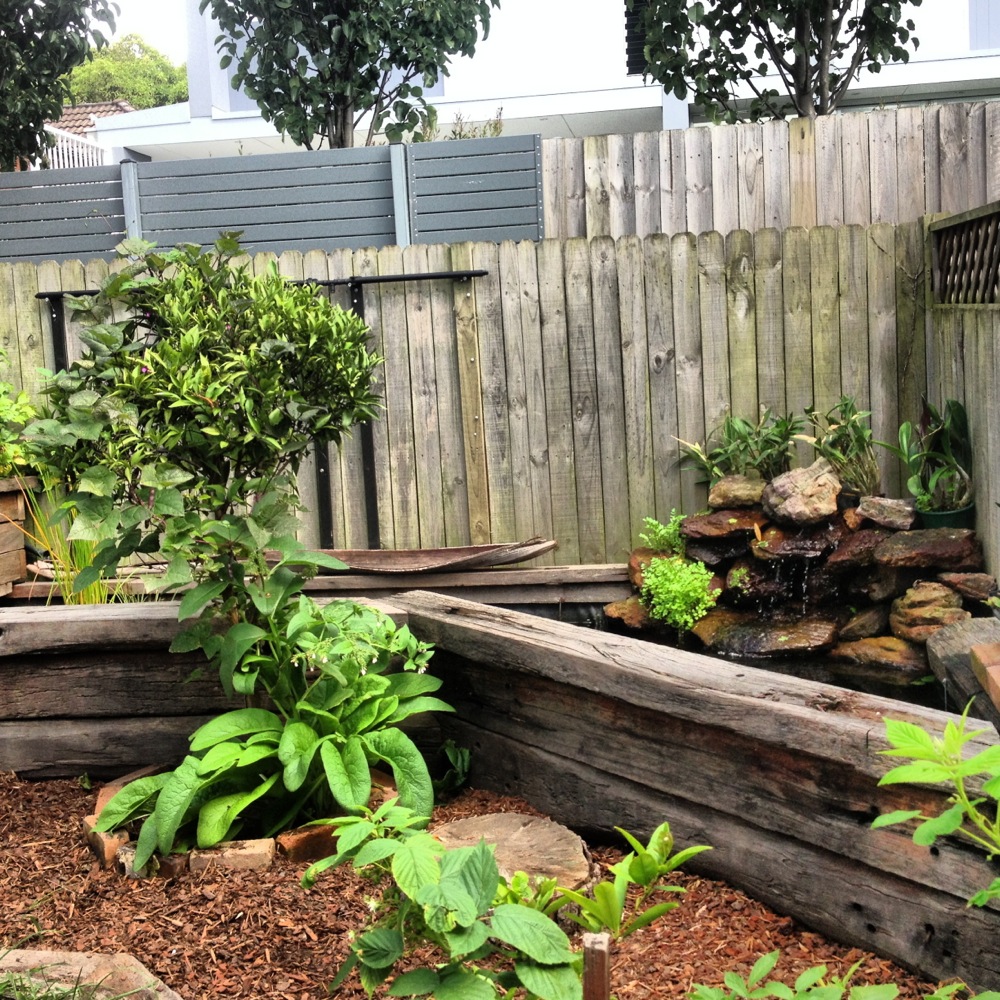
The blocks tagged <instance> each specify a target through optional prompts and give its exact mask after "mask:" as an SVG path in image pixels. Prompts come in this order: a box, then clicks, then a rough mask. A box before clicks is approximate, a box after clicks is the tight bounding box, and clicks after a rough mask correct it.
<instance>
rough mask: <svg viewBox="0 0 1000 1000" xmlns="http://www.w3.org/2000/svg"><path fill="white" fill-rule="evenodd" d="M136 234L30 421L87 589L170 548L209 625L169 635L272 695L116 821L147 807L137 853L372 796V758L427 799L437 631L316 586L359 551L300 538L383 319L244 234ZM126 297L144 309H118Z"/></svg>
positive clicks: (217, 724)
mask: <svg viewBox="0 0 1000 1000" xmlns="http://www.w3.org/2000/svg"><path fill="white" fill-rule="evenodd" d="M122 250H123V252H124V253H125V254H127V255H133V256H135V257H136V258H137V259H135V260H133V261H132V262H131V263H130V264H128V265H127V266H126V267H125V268H124V270H122V271H121V272H119V273H117V274H115V275H113V276H112V277H111V278H110V279H109V280H108V281H107V282H106V283H105V285H104V287H103V288H102V290H101V293H100V294H99V295H98V296H96V298H95V300H94V301H92V302H87V303H82V304H80V309H81V311H84V310H85V311H86V312H87V313H89V314H90V316H91V318H92V319H93V323H92V324H91V325H90V326H89V327H87V328H86V329H85V330H84V331H83V333H82V334H81V339H82V340H83V342H84V343H85V345H86V347H87V351H86V353H85V355H84V357H83V358H82V359H81V360H80V361H78V362H76V363H74V364H73V365H72V366H71V367H70V368H69V370H68V371H64V372H59V373H58V374H56V375H54V376H52V377H51V379H50V381H49V384H48V386H47V390H46V391H47V395H48V406H47V410H46V412H45V413H44V414H43V416H42V419H40V420H39V421H37V422H35V423H34V424H33V425H32V426H31V427H29V428H28V434H29V438H30V442H31V446H32V447H33V448H35V449H38V450H39V451H40V452H41V453H42V454H43V455H44V458H45V461H46V464H47V465H48V466H49V467H50V468H55V469H56V470H57V471H58V472H59V473H60V478H61V479H62V481H63V482H64V483H65V484H66V487H67V490H68V494H67V500H66V504H65V505H64V506H65V507H66V508H67V509H68V510H69V511H71V512H72V513H73V515H74V518H73V522H72V529H71V531H70V532H69V537H70V538H71V539H73V538H80V539H86V540H90V541H92V542H94V543H95V546H96V548H95V554H94V557H93V562H92V564H91V566H89V567H88V568H86V569H84V570H83V571H82V572H81V573H80V574H79V575H78V577H77V580H76V584H75V586H76V587H78V588H79V587H83V586H85V585H86V584H87V583H89V582H93V581H95V580H98V579H100V578H101V576H102V575H104V574H108V573H110V572H111V571H112V570H114V569H115V567H117V565H118V563H119V562H120V561H122V560H124V559H127V558H131V557H133V556H136V555H141V556H147V557H151V558H154V559H156V560H157V561H161V562H164V563H166V564H167V570H166V573H165V575H164V577H163V578H162V580H161V582H160V587H161V588H162V589H163V590H166V591H174V590H177V589H180V588H185V591H186V592H185V594H184V597H183V599H182V600H181V601H180V602H179V605H178V611H179V617H180V618H181V619H182V620H185V621H189V622H190V623H191V624H190V625H189V627H188V628H187V629H186V630H185V631H184V632H182V633H181V635H180V636H179V637H178V639H177V640H176V641H175V643H174V646H173V648H174V649H175V650H186V651H190V650H196V649H201V650H203V651H204V652H205V654H206V655H207V657H208V658H209V660H210V661H211V662H212V663H213V664H214V665H215V666H216V668H217V669H218V671H219V674H220V677H221V680H222V683H223V685H224V687H225V689H226V691H227V692H229V693H234V692H235V693H238V694H241V695H245V696H247V697H249V698H252V699H254V701H253V703H254V704H256V705H259V704H261V702H262V701H264V700H265V699H266V702H267V704H268V706H269V707H268V708H261V707H253V708H248V709H245V710H241V711H236V712H231V713H227V714H226V715H223V716H222V717H221V718H219V719H216V720H214V721H213V722H211V723H209V724H208V725H207V726H203V727H202V728H201V729H200V730H198V732H196V733H195V734H194V736H193V737H192V741H191V752H190V754H189V755H188V756H187V757H186V758H185V759H184V761H183V763H182V764H181V765H180V767H178V768H177V770H175V771H174V772H173V773H171V774H168V775H159V776H157V777H155V778H148V779H142V780H141V781H139V782H134V783H132V784H131V785H129V786H127V787H126V788H124V789H123V790H122V791H121V792H120V793H119V795H118V796H116V798H115V799H113V800H112V801H111V802H110V803H109V804H108V806H107V807H106V809H105V811H104V813H103V814H102V816H101V817H100V821H101V822H100V825H101V827H102V828H103V829H110V828H112V827H114V826H117V825H119V824H121V823H125V822H128V821H130V820H133V819H141V818H143V817H145V819H144V822H143V826H142V831H141V834H140V838H139V844H138V854H137V859H136V860H137V864H138V865H139V866H141V865H142V863H143V861H144V860H146V859H148V857H149V856H150V855H151V854H152V852H153V851H154V850H158V851H160V852H161V853H162V852H164V851H167V850H170V849H171V848H173V847H174V846H186V845H187V844H189V843H197V844H199V845H201V846H209V845H211V844H213V843H217V842H218V841H219V840H222V839H225V838H227V837H231V836H233V835H234V834H235V833H236V831H237V830H239V829H240V828H241V826H243V825H244V824H245V825H246V826H247V828H248V829H255V830H257V831H258V832H271V831H273V830H274V829H280V828H281V827H282V826H283V825H290V824H291V823H292V822H293V821H294V820H295V819H296V818H297V817H299V816H300V815H304V816H306V817H314V816H317V815H323V814H324V812H325V811H328V810H330V809H332V808H334V807H335V806H336V807H339V808H342V809H343V808H346V809H354V808H358V807H360V806H362V805H363V804H364V803H365V802H366V801H367V798H368V794H369V790H370V778H369V773H368V767H369V765H370V764H372V763H374V762H376V761H384V762H386V763H388V764H389V765H390V767H392V769H393V770H394V772H395V774H396V778H397V781H398V782H399V789H400V794H401V796H402V797H403V798H404V800H405V801H406V802H407V803H408V804H409V805H410V806H411V807H412V808H413V809H415V810H416V811H418V812H420V813H421V814H422V815H424V816H427V815H429V813H430V809H431V805H432V789H431V781H430V777H429V775H428V772H427V766H426V764H425V763H424V761H423V758H422V757H421V756H420V754H419V752H418V751H417V749H416V747H415V746H414V745H413V743H412V741H410V740H409V738H408V737H406V736H405V734H403V733H402V731H400V730H399V729H398V727H397V723H398V722H400V721H401V720H402V719H404V718H406V717H407V716H408V715H410V714H411V713H412V712H415V711H423V710H426V709H438V708H446V707H447V706H445V705H444V704H443V703H442V702H439V701H437V700H436V699H434V698H432V697H430V695H431V694H432V692H434V691H435V690H436V689H437V687H438V686H439V682H438V681H437V680H435V679H434V678H431V677H429V676H427V675H426V674H425V673H424V672H423V671H424V670H425V668H426V664H427V660H428V658H429V656H430V648H429V647H428V646H427V645H426V644H424V643H420V642H418V641H417V640H416V639H414V637H413V636H412V635H410V634H409V632H408V631H407V630H406V629H405V628H403V629H396V628H395V626H394V625H393V623H392V622H391V620H390V619H388V618H387V617H386V616H384V615H380V614H378V613H376V612H374V611H372V610H370V609H363V608H360V607H358V606H357V605H354V604H350V603H347V604H334V605H331V606H328V607H320V606H318V605H317V604H316V603H315V602H314V601H312V600H311V599H309V598H308V597H306V596H304V595H303V594H302V589H303V585H304V583H305V580H306V578H307V577H308V576H309V575H311V574H312V573H314V572H315V571H316V569H317V568H318V567H320V566H328V567H334V568H343V565H342V564H341V563H339V562H338V561H337V560H334V559H331V558H329V557H328V556H325V555H323V554H322V553H318V552H309V551H307V550H306V549H305V547H304V546H302V545H301V544H300V543H299V542H298V541H297V540H296V539H295V537H294V530H295V521H294V513H295V511H296V509H297V504H298V498H297V491H296V488H295V474H296V472H297V470H298V468H299V465H300V464H301V462H302V459H303V457H304V456H305V454H306V452H307V449H308V448H309V446H310V444H311V442H313V441H315V442H317V443H318V444H320V445H326V444H330V443H334V444H336V443H338V442H339V441H340V439H341V437H342V435H343V434H344V433H345V432H346V431H347V430H348V429H349V428H350V427H351V425H352V424H354V423H355V422H356V421H358V420H364V419H368V418H370V417H371V416H373V415H374V413H375V410H376V404H377V400H376V397H375V395H374V393H373V390H372V384H371V383H372V377H373V373H374V370H375V368H376V366H377V364H378V363H379V359H378V358H377V357H375V356H374V355H372V354H371V353H369V351H368V350H367V346H366V341H367V329H366V327H365V326H364V324H363V323H362V322H361V320H359V319H358V317H357V316H355V315H354V314H353V313H349V312H345V311H344V310H342V309H340V308H339V307H337V306H334V305H332V304H331V303H330V302H329V301H327V300H326V299H324V298H323V297H322V296H320V295H317V293H316V291H315V290H314V289H311V288H307V287H302V286H295V285H293V284H291V283H290V282H288V281H287V280H286V279H284V278H283V277H281V276H280V275H279V274H278V273H277V271H276V270H275V269H274V268H273V267H272V268H270V269H268V270H267V271H266V272H265V273H264V274H262V275H254V274H253V273H252V271H251V270H250V268H249V266H248V262H247V261H246V260H243V261H242V262H240V252H241V251H240V246H239V242H238V240H237V239H236V237H235V236H234V235H232V234H224V235H223V236H222V237H221V238H220V239H219V240H218V241H217V242H216V244H215V246H214V248H212V249H211V250H207V251H206V250H202V249H201V248H199V247H194V246H188V245H184V246H180V247H177V248H176V249H174V250H167V251H162V252H161V251H158V250H156V249H155V248H154V247H152V246H151V245H150V244H147V243H141V242H134V241H133V242H127V243H125V244H123V246H122ZM112 306H115V307H117V308H118V309H119V310H121V309H124V310H125V311H126V314H127V315H128V317H129V318H127V319H125V320H122V321H118V322H110V321H108V317H109V316H110V315H111V312H110V311H111V307H112ZM395 667H402V670H401V671H400V672H398V673H390V668H395Z"/></svg>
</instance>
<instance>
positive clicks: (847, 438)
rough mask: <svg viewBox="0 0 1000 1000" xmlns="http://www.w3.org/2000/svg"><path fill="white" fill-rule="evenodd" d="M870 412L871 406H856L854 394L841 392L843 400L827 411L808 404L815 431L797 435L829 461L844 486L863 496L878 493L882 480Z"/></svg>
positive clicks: (807, 414)
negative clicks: (861, 408) (867, 408)
mask: <svg viewBox="0 0 1000 1000" xmlns="http://www.w3.org/2000/svg"><path fill="white" fill-rule="evenodd" d="M870 416H871V411H870V410H859V409H858V408H857V404H856V403H855V401H854V399H853V397H851V396H841V397H840V402H839V403H837V405H836V406H834V407H833V408H832V409H830V410H827V411H826V412H825V413H821V412H820V411H819V410H817V409H816V408H815V407H812V406H810V407H807V408H806V417H807V418H808V420H809V423H810V424H811V425H812V428H813V434H812V435H811V436H810V435H805V434H800V435H798V438H799V440H801V441H805V442H807V443H808V444H811V445H812V446H813V448H815V449H816V454H817V455H819V456H820V457H821V458H825V459H826V460H827V461H828V462H829V463H830V465H831V466H832V467H833V471H834V472H835V473H836V474H837V478H838V479H839V480H840V483H841V486H842V487H843V488H844V489H845V490H849V491H852V492H855V493H860V494H862V495H864V496H872V495H875V494H877V493H878V492H879V488H880V486H881V482H882V475H881V472H880V470H879V467H878V461H877V460H876V458H875V439H874V437H873V435H872V429H871V424H870V422H869V419H868V418H869V417H870Z"/></svg>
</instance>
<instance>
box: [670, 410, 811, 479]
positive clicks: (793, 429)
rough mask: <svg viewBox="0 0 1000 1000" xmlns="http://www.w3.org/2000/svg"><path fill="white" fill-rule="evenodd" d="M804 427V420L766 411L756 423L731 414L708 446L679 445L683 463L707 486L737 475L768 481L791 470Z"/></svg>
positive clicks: (681, 442)
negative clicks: (793, 454) (691, 468)
mask: <svg viewBox="0 0 1000 1000" xmlns="http://www.w3.org/2000/svg"><path fill="white" fill-rule="evenodd" d="M803 427H804V421H803V419H802V418H801V417H797V416H793V415H792V414H790V413H789V414H786V415H784V416H780V415H778V414H775V413H772V412H771V410H770V409H768V408H767V407H764V408H762V409H761V413H760V417H759V419H758V420H757V422H756V423H752V422H751V421H749V420H746V419H744V418H743V417H737V416H733V415H732V414H727V415H726V417H725V419H724V420H723V421H722V425H721V427H719V428H718V429H717V430H716V431H714V432H713V433H712V434H711V435H710V436H709V441H708V443H707V444H705V445H702V444H699V443H697V442H688V441H681V440H680V439H679V438H678V441H679V443H680V445H681V450H682V452H683V458H682V461H683V462H685V463H686V464H688V465H690V466H692V467H694V468H697V469H699V470H700V471H701V472H702V474H703V475H704V478H705V481H706V482H709V483H715V482H717V481H718V480H720V479H722V478H723V477H725V476H736V475H739V476H746V475H758V476H760V478H761V479H764V480H765V481H767V480H770V479H774V477H775V476H780V475H781V474H782V473H783V472H787V471H788V470H789V469H790V468H791V462H792V447H793V445H794V443H795V439H796V436H797V435H798V434H800V432H801V431H802V429H803ZM712 442H715V443H714V444H713V443H712Z"/></svg>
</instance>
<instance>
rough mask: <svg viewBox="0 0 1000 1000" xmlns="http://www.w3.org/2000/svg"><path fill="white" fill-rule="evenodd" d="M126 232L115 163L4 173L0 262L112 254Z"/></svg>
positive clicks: (0, 192)
mask: <svg viewBox="0 0 1000 1000" xmlns="http://www.w3.org/2000/svg"><path fill="white" fill-rule="evenodd" d="M124 234H125V214H124V206H123V202H122V183H121V171H120V168H118V167H116V166H111V167H84V168H74V169H71V170H31V171H25V172H23V173H3V174H0V261H17V260H23V261H30V262H32V263H39V262H41V261H43V260H56V261H63V260H71V259H73V258H90V257H103V256H111V255H112V254H113V252H114V248H115V246H116V245H117V244H118V243H119V242H120V241H121V239H122V237H123V236H124Z"/></svg>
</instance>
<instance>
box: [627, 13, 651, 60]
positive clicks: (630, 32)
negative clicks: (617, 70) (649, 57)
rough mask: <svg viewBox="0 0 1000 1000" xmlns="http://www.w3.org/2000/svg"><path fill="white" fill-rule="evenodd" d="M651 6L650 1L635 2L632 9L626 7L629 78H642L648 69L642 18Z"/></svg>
mask: <svg viewBox="0 0 1000 1000" xmlns="http://www.w3.org/2000/svg"><path fill="white" fill-rule="evenodd" d="M647 6H649V0H633V3H632V9H631V10H629V8H628V4H626V5H625V66H626V71H627V73H628V75H629V76H642V74H643V73H644V72H645V69H646V57H645V56H644V55H643V49H644V48H645V46H646V33H645V31H644V30H643V27H642V16H643V14H644V13H645V12H646V7H647Z"/></svg>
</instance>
